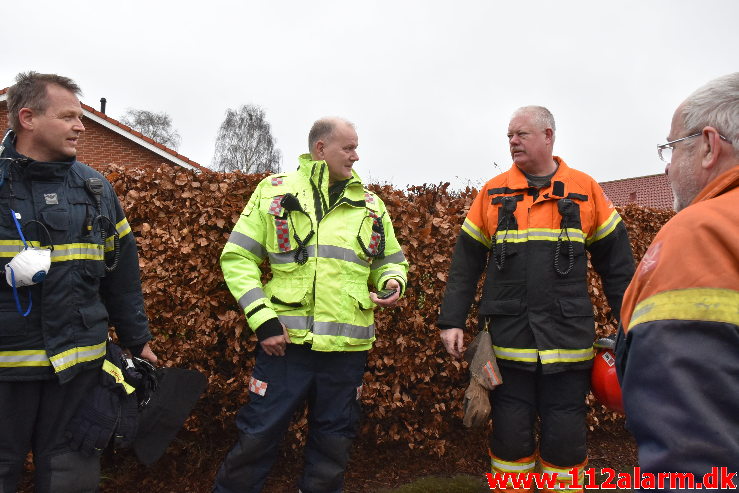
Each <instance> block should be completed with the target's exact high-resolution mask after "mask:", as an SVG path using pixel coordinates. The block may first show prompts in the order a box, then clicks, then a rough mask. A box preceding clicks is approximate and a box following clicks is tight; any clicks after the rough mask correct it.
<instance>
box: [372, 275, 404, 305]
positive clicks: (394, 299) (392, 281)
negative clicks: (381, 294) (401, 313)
mask: <svg viewBox="0 0 739 493" xmlns="http://www.w3.org/2000/svg"><path fill="white" fill-rule="evenodd" d="M385 289H394V290H395V294H393V295H392V296H391V297H389V298H385V299H384V300H383V299H380V298H378V297H377V295H376V294H375V293H370V299H371V300H372V303H374V304H375V305H379V306H393V305H394V304H395V303H397V301H398V299H399V298H400V284H399V283H398V281H396V280H395V279H390V280H389V281H388V282H386V283H385Z"/></svg>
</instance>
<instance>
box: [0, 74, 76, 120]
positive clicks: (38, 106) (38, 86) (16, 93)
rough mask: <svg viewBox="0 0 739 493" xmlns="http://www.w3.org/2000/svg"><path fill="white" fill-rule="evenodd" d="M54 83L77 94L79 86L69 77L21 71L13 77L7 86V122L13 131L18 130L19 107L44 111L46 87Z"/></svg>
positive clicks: (47, 104) (46, 104)
mask: <svg viewBox="0 0 739 493" xmlns="http://www.w3.org/2000/svg"><path fill="white" fill-rule="evenodd" d="M50 84H56V85H57V86H60V87H62V88H64V89H66V90H68V91H69V92H71V93H73V94H75V95H77V96H79V95H80V94H81V93H82V91H81V90H80V87H79V86H78V85H77V84H76V83H75V82H74V81H73V80H72V79H70V78H69V77H63V76H61V75H56V74H40V73H38V72H34V71H30V72H21V73H20V74H18V75H17V76H16V77H15V84H13V85H12V86H10V87H9V88H8V123H10V128H12V129H13V130H14V131H16V132H17V131H18V130H20V120H19V119H18V112H19V111H20V110H21V108H30V109H32V110H33V111H36V112H39V113H44V112H45V111H46V108H47V107H48V106H49V102H48V100H47V97H46V96H47V92H46V87H47V86H48V85H50Z"/></svg>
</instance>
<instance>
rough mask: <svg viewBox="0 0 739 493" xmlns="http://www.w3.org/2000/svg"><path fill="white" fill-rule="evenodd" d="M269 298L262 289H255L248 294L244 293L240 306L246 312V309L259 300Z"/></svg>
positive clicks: (240, 299)
mask: <svg viewBox="0 0 739 493" xmlns="http://www.w3.org/2000/svg"><path fill="white" fill-rule="evenodd" d="M266 297H267V296H266V295H265V294H264V291H263V290H262V288H254V289H250V290H249V291H247V292H246V293H244V294H243V295H242V296H241V298H239V306H240V307H241V308H243V309H244V310H246V307H248V306H249V305H251V304H252V303H254V302H255V301H257V300H260V299H262V298H266Z"/></svg>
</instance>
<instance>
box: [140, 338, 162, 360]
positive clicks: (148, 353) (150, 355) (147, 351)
mask: <svg viewBox="0 0 739 493" xmlns="http://www.w3.org/2000/svg"><path fill="white" fill-rule="evenodd" d="M140 357H141V358H142V359H145V360H146V361H148V362H149V363H151V364H152V365H154V366H156V364H157V359H158V358H157V355H156V354H154V351H152V350H151V348H150V347H149V343H148V342H147V343H146V344H144V347H143V348H142V349H141V356H140Z"/></svg>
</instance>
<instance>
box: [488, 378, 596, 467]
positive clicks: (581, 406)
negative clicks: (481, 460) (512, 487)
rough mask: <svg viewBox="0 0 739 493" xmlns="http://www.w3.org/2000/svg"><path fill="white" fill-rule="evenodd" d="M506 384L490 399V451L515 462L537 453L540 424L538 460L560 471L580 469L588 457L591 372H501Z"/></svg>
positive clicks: (491, 394)
mask: <svg viewBox="0 0 739 493" xmlns="http://www.w3.org/2000/svg"><path fill="white" fill-rule="evenodd" d="M500 373H501V376H502V377H503V384H502V385H500V386H498V387H496V389H495V390H494V391H492V392H491V393H490V401H491V406H492V414H493V432H492V434H491V436H490V450H491V451H492V453H493V454H494V455H495V456H496V457H499V458H501V459H503V460H508V461H516V460H518V459H522V458H524V457H529V456H531V455H533V453H534V452H535V451H536V441H535V437H534V427H535V422H536V419H537V417H540V418H541V437H540V439H541V441H540V443H539V456H540V457H541V458H542V459H544V460H545V461H547V462H549V463H550V464H554V465H556V466H560V467H568V466H574V465H577V464H581V463H582V462H583V461H584V460H585V458H586V457H587V447H586V435H587V424H586V422H585V415H586V412H587V407H586V405H585V395H586V394H587V393H588V390H590V370H572V371H564V372H561V373H552V374H543V373H542V372H541V365H539V367H538V368H537V369H536V371H526V370H520V369H516V368H509V367H505V366H503V365H501V366H500Z"/></svg>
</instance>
